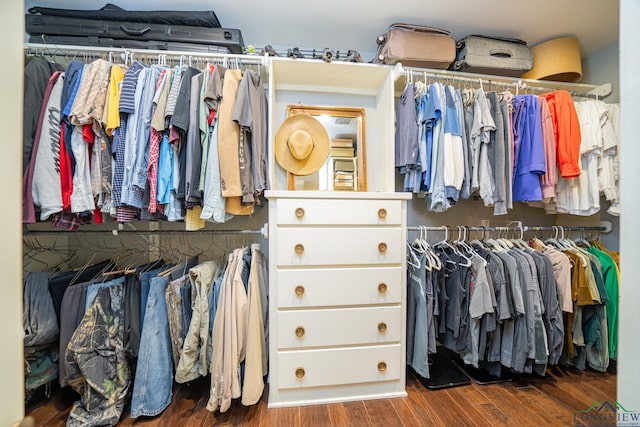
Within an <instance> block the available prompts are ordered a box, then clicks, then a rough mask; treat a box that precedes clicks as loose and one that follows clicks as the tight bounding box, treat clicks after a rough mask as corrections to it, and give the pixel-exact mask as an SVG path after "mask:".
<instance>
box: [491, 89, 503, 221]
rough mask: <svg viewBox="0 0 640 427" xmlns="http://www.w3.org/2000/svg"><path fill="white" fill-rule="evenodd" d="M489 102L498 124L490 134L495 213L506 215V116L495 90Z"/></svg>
mask: <svg viewBox="0 0 640 427" xmlns="http://www.w3.org/2000/svg"><path fill="white" fill-rule="evenodd" d="M487 97H488V99H489V104H490V105H491V115H492V116H493V118H494V122H495V125H496V130H495V132H491V134H490V143H489V148H490V151H489V154H490V156H489V162H490V163H491V171H492V172H493V180H494V183H495V187H494V192H493V203H494V206H493V214H494V215H505V214H506V213H507V203H506V201H507V182H506V180H507V176H506V175H505V171H506V170H505V162H506V157H505V144H504V126H505V123H504V117H503V116H502V109H501V108H500V102H499V101H498V95H497V94H496V93H495V92H489V93H487Z"/></svg>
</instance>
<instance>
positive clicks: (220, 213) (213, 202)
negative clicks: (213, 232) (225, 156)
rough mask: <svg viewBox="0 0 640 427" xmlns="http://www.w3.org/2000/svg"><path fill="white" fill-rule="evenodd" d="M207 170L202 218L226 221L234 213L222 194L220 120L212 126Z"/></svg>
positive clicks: (219, 221)
mask: <svg viewBox="0 0 640 427" xmlns="http://www.w3.org/2000/svg"><path fill="white" fill-rule="evenodd" d="M207 157H208V159H207V170H206V173H205V182H206V185H205V191H204V193H203V196H202V213H201V214H200V218H202V219H205V220H209V221H212V222H218V223H222V222H226V221H228V220H230V219H231V218H233V215H231V214H229V213H227V212H225V198H224V197H223V196H222V186H221V181H220V161H219V158H218V120H217V119H214V120H213V124H212V126H211V137H210V140H209V152H208V153H207Z"/></svg>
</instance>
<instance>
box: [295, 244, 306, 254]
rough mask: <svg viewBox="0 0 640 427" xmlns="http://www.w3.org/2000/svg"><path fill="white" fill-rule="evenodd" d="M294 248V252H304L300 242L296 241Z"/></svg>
mask: <svg viewBox="0 0 640 427" xmlns="http://www.w3.org/2000/svg"><path fill="white" fill-rule="evenodd" d="M294 250H295V251H296V253H297V254H298V255H302V253H303V252H304V245H303V244H302V243H298V244H297V245H296V246H295V247H294Z"/></svg>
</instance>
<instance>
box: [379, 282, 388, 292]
mask: <svg viewBox="0 0 640 427" xmlns="http://www.w3.org/2000/svg"><path fill="white" fill-rule="evenodd" d="M378 292H380V293H381V294H386V293H387V284H386V283H380V284H379V285H378Z"/></svg>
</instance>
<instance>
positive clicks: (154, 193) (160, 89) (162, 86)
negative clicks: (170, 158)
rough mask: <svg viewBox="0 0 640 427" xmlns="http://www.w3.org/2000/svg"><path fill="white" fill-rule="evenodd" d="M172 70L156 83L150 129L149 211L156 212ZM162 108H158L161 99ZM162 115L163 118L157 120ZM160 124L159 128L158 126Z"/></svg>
mask: <svg viewBox="0 0 640 427" xmlns="http://www.w3.org/2000/svg"><path fill="white" fill-rule="evenodd" d="M170 76H171V70H170V69H163V70H161V71H160V76H159V77H158V82H157V84H156V90H155V95H154V97H153V109H152V113H151V127H150V129H149V160H148V162H147V180H148V182H149V212H150V213H155V212H157V210H158V160H159V158H160V141H162V131H164V106H165V105H166V99H167V93H168V86H169V85H168V84H167V83H168V82H169V81H170V78H171V77H170ZM161 99H162V100H163V102H162V104H163V105H162V107H161V108H162V110H160V111H159V110H158V104H159V103H160V100H161ZM156 117H161V118H162V120H156ZM158 124H159V128H158V127H156V126H157V125H158Z"/></svg>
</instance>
